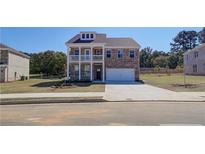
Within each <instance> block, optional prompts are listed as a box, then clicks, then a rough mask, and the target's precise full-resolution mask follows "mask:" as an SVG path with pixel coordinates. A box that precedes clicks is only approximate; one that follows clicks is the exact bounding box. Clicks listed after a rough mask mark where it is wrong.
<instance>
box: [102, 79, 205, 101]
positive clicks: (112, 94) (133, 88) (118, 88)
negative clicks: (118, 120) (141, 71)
mask: <svg viewBox="0 0 205 154" xmlns="http://www.w3.org/2000/svg"><path fill="white" fill-rule="evenodd" d="M104 99H106V100H109V101H146V100H149V101H150V100H151V101H152V100H153V101H155V100H162V101H164V100H166V101H175V100H177V101H202V100H205V98H203V97H199V96H197V95H191V94H189V93H179V92H174V91H170V90H167V89H163V88H158V87H155V86H151V85H147V84H141V83H137V82H135V83H107V84H106V86H105V95H104Z"/></svg>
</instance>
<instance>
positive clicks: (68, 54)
mask: <svg viewBox="0 0 205 154" xmlns="http://www.w3.org/2000/svg"><path fill="white" fill-rule="evenodd" d="M69 60H70V47H68V51H67V80H69V79H70V72H69V66H70V63H69Z"/></svg>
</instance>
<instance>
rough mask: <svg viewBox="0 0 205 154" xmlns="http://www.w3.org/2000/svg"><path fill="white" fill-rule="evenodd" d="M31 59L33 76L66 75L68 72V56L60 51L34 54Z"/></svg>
mask: <svg viewBox="0 0 205 154" xmlns="http://www.w3.org/2000/svg"><path fill="white" fill-rule="evenodd" d="M29 56H30V57H31V58H30V73H31V74H41V73H42V74H46V75H64V74H65V72H66V67H67V66H66V61H67V60H66V54H65V53H63V52H60V51H51V50H48V51H44V52H40V53H32V54H30V55H29Z"/></svg>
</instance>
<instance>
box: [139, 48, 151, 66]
mask: <svg viewBox="0 0 205 154" xmlns="http://www.w3.org/2000/svg"><path fill="white" fill-rule="evenodd" d="M152 51H153V49H151V48H150V47H146V48H144V49H142V50H141V51H140V67H153V61H152Z"/></svg>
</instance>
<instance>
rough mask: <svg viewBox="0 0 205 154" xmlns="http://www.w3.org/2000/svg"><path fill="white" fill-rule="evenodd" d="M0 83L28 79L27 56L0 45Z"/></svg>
mask: <svg viewBox="0 0 205 154" xmlns="http://www.w3.org/2000/svg"><path fill="white" fill-rule="evenodd" d="M0 73H1V74H0V82H7V81H15V80H19V79H21V76H24V77H27V78H29V56H27V55H25V54H23V53H21V52H18V51H16V50H15V49H12V48H10V47H8V46H6V45H4V44H1V43H0Z"/></svg>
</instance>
